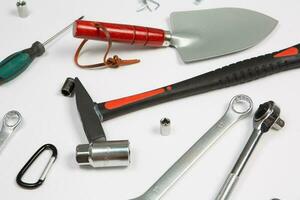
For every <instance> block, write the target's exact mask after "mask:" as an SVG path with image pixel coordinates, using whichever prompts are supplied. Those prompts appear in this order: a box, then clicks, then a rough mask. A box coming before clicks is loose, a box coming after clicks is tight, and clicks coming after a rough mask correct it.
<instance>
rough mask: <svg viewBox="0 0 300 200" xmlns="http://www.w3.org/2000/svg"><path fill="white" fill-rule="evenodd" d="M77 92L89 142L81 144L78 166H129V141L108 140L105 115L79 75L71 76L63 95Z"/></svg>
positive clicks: (77, 102)
mask: <svg viewBox="0 0 300 200" xmlns="http://www.w3.org/2000/svg"><path fill="white" fill-rule="evenodd" d="M73 93H75V97H76V105H77V110H78V113H79V115H80V119H81V122H82V125H83V129H84V132H85V134H86V136H87V139H88V141H89V144H82V145H78V146H77V148H76V160H77V162H78V164H79V165H85V166H86V165H89V166H92V167H118V166H128V165H129V163H130V150H129V142H128V141H127V140H123V141H106V136H105V133H104V130H103V128H102V124H101V121H102V116H101V113H100V112H99V110H98V107H97V106H96V104H95V103H94V102H93V100H92V99H91V97H90V96H89V94H88V92H87V91H86V90H85V88H84V86H83V85H82V83H81V82H80V80H79V79H78V78H75V79H72V78H68V79H67V80H66V82H65V84H64V86H63V88H62V94H63V95H65V96H72V94H73Z"/></svg>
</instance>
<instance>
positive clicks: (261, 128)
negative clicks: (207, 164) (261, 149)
mask: <svg viewBox="0 0 300 200" xmlns="http://www.w3.org/2000/svg"><path fill="white" fill-rule="evenodd" d="M284 125H285V122H284V121H283V120H282V119H281V118H280V108H279V107H278V106H277V105H276V104H275V103H274V102H273V101H269V102H266V103H264V104H261V105H260V106H259V108H258V110H257V111H256V112H255V115H254V118H253V126H254V129H253V132H252V134H251V136H250V138H249V140H248V142H247V144H246V146H245V147H244V149H243V151H242V153H241V154H240V157H239V158H238V160H237V161H236V163H235V165H234V167H233V169H232V170H231V172H230V174H229V176H228V178H227V179H226V181H225V183H224V185H223V187H222V188H221V190H220V192H219V194H218V196H217V197H216V200H226V199H228V198H229V196H230V194H231V192H232V190H233V188H234V186H235V185H236V183H237V181H238V180H239V177H240V175H241V173H242V171H243V169H244V167H245V166H246V164H247V161H248V160H249V158H250V156H251V155H252V153H253V151H254V149H255V147H256V145H257V144H258V142H259V140H260V138H261V136H262V135H263V134H264V133H266V132H268V131H269V130H270V129H271V128H272V129H275V130H280V129H281V128H283V127H284Z"/></svg>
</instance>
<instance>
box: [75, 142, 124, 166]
mask: <svg viewBox="0 0 300 200" xmlns="http://www.w3.org/2000/svg"><path fill="white" fill-rule="evenodd" d="M129 146H130V144H129V141H128V140H120V141H103V142H92V143H90V144H82V145H78V146H77V148H76V160H77V163H78V164H79V165H81V166H92V167H95V168H97V167H127V166H128V165H129V164H130V147H129Z"/></svg>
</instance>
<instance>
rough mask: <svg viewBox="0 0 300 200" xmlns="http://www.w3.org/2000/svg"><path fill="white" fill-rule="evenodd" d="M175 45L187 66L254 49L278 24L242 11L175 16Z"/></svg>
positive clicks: (171, 18) (270, 19)
mask: <svg viewBox="0 0 300 200" xmlns="http://www.w3.org/2000/svg"><path fill="white" fill-rule="evenodd" d="M170 21H171V32H172V40H171V45H172V46H174V47H175V48H177V49H178V52H179V54H180V56H181V58H182V59H183V61H184V62H193V61H197V60H203V59H208V58H212V57H218V56H222V55H226V54H231V53H234V52H238V51H241V50H244V49H247V48H249V47H252V46H254V45H256V44H257V43H259V42H260V41H261V40H263V39H264V38H265V37H267V36H268V35H269V34H270V33H271V32H272V30H273V29H274V28H275V27H276V25H277V23H278V21H277V20H275V19H273V18H271V17H269V16H266V15H264V14H261V13H258V12H255V11H251V10H247V9H241V8H217V9H207V10H196V11H188V12H174V13H172V14H171V17H170Z"/></svg>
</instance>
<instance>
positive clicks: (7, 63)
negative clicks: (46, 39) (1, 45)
mask: <svg viewBox="0 0 300 200" xmlns="http://www.w3.org/2000/svg"><path fill="white" fill-rule="evenodd" d="M44 53H45V47H44V45H43V44H42V43H40V42H35V43H33V44H32V46H31V47H30V48H28V49H24V50H22V51H19V52H17V53H14V54H12V55H10V56H8V57H7V58H5V59H4V60H3V61H1V62H0V85H1V84H3V83H5V82H7V81H10V80H12V79H13V78H15V77H17V76H18V75H19V74H21V73H22V72H23V71H24V70H25V69H26V68H27V67H28V66H29V65H30V63H31V62H32V61H33V60H34V59H35V58H36V57H39V56H41V55H43V54H44Z"/></svg>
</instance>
